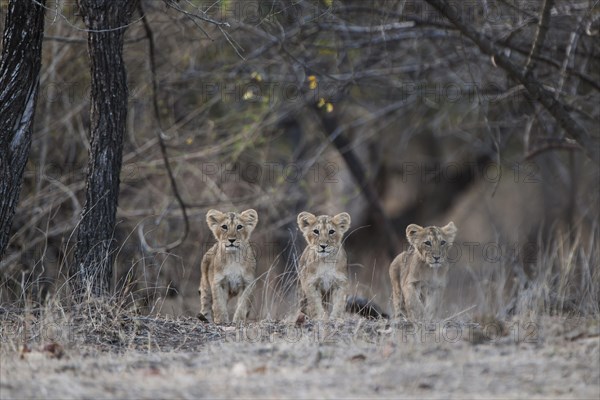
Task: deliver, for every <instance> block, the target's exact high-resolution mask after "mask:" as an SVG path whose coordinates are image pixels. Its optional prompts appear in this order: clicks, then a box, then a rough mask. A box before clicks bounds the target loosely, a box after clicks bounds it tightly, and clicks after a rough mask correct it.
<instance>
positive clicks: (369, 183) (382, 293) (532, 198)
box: [0, 0, 600, 318]
mask: <svg viewBox="0 0 600 400" xmlns="http://www.w3.org/2000/svg"><path fill="white" fill-rule="evenodd" d="M541 3H542V2H538V1H494V2H489V1H482V2H454V3H452V4H453V8H452V12H453V13H455V15H457V16H459V17H460V18H462V20H464V21H466V22H467V23H468V25H469V26H470V27H472V28H473V29H475V30H476V31H478V32H479V33H480V34H481V35H482V37H483V38H484V39H485V40H488V41H492V42H494V43H495V44H496V45H497V46H499V48H500V49H501V54H503V55H504V56H505V57H507V58H509V59H510V60H511V61H512V62H513V63H514V64H516V65H518V66H521V67H522V66H525V65H528V66H529V67H528V68H530V69H531V75H530V78H531V79H534V80H535V81H537V82H539V83H540V84H542V85H543V86H544V87H546V88H547V89H548V90H550V92H551V93H552V94H553V95H554V96H555V99H556V100H558V101H560V102H561V103H562V104H563V105H565V107H566V108H567V110H568V111H569V113H570V115H571V117H572V118H574V119H575V120H576V121H577V122H578V123H579V124H580V125H581V126H582V127H583V128H584V129H585V130H586V131H587V132H588V133H589V134H590V135H591V136H592V137H595V139H596V140H597V139H598V136H600V132H599V117H600V76H599V65H600V46H599V43H600V41H599V40H598V37H599V27H600V24H599V22H600V10H599V9H598V6H597V5H595V3H594V2H593V1H576V0H572V1H555V2H554V6H553V8H552V10H551V13H550V18H549V20H548V25H547V32H546V34H545V38H544V41H543V43H541V44H540V46H539V49H537V51H536V52H535V53H534V54H532V53H533V52H532V51H531V48H532V45H533V42H534V39H535V37H536V35H537V33H536V32H537V31H538V22H539V16H540V12H541V9H540V8H541ZM0 5H2V10H3V11H2V14H3V15H2V21H1V22H0V24H3V21H4V14H5V10H6V2H5V1H2V2H0ZM142 15H144V16H145V20H146V22H147V24H148V26H149V27H150V29H151V30H152V32H153V37H154V46H155V57H154V61H152V59H151V58H150V52H149V41H148V40H147V31H146V29H145V28H144V24H143V19H142ZM45 31H46V32H45V39H44V49H43V64H42V78H41V87H40V96H39V98H38V105H37V110H36V118H35V130H34V141H33V145H32V150H31V154H30V160H29V163H28V165H27V169H26V173H25V181H24V185H23V190H22V193H21V197H20V202H19V207H18V210H17V214H16V216H15V220H14V223H13V228H12V230H13V233H12V238H11V241H10V243H9V247H8V249H7V252H6V254H5V257H4V258H3V259H2V260H1V261H0V300H1V302H2V304H4V305H9V304H15V305H16V304H20V303H22V302H23V301H24V299H25V298H26V297H29V298H30V299H32V300H33V301H35V302H37V303H40V304H44V303H45V302H46V301H48V299H49V298H52V297H53V296H59V297H60V296H64V297H68V295H69V294H68V285H66V284H65V282H66V279H67V272H68V270H69V262H70V260H71V259H72V257H73V254H72V251H73V246H74V241H75V238H76V235H74V234H73V232H74V231H75V228H76V226H77V223H78V220H79V218H80V212H81V208H82V204H83V199H84V190H85V184H84V182H85V172H86V171H85V169H86V165H87V156H88V148H89V140H88V136H89V85H90V73H89V63H88V56H87V43H86V32H85V30H84V29H83V22H82V21H81V18H80V16H79V14H78V7H77V4H76V2H75V1H48V3H47V12H46V26H45ZM124 58H125V60H126V65H127V70H128V76H129V91H130V97H129V110H128V126H127V137H126V138H125V140H124V154H123V169H122V174H121V193H120V198H119V210H118V226H117V230H116V231H115V237H116V238H117V240H118V242H119V249H118V255H117V261H116V263H115V265H114V279H113V286H114V287H113V289H114V292H115V294H117V295H122V296H123V297H124V298H127V299H129V300H130V305H131V306H132V307H136V308H137V309H139V310H140V312H143V313H161V314H172V315H195V314H196V313H197V312H198V311H199V298H198V294H197V289H198V284H199V281H200V268H199V266H200V260H201V258H202V256H203V254H204V252H205V251H206V250H207V249H208V248H209V247H210V246H211V245H212V243H213V242H214V241H213V238H212V235H211V234H210V232H209V230H208V228H207V226H206V222H205V215H206V211H207V210H208V209H211V208H216V209H219V210H221V211H243V210H245V209H247V208H254V209H256V210H257V211H258V214H259V223H258V226H257V228H256V230H255V232H254V234H253V236H252V241H253V243H254V245H255V247H256V249H257V252H258V255H259V258H258V276H257V279H258V288H257V290H256V293H255V299H254V303H253V312H252V315H251V316H252V317H253V318H267V317H268V318H282V317H285V316H286V315H288V314H289V313H290V312H291V311H292V309H293V305H294V304H295V302H296V300H297V298H296V296H295V293H296V286H295V285H296V280H297V279H296V267H297V265H296V259H297V257H298V256H299V254H300V253H301V252H302V249H303V248H304V240H303V238H302V237H301V235H300V234H299V231H298V229H297V226H296V216H297V214H298V213H299V212H301V211H305V210H306V211H310V212H312V213H315V214H335V213H339V212H342V211H346V212H348V213H350V215H351V216H352V227H351V229H350V231H349V232H348V234H347V238H346V241H345V248H346V251H347V253H348V259H349V263H350V264H349V271H350V276H351V280H352V291H353V293H357V294H359V295H361V296H365V297H367V298H369V299H371V300H372V301H374V302H376V303H377V304H379V305H381V306H382V307H383V308H384V309H386V310H388V311H389V310H390V309H391V305H390V302H389V299H390V293H391V286H390V283H389V276H388V266H389V263H390V262H391V260H392V259H393V257H394V256H395V255H396V254H398V253H399V252H401V251H403V250H405V249H406V248H407V244H406V240H405V236H404V231H405V228H406V226H407V225H408V224H410V223H417V224H419V225H422V226H426V225H440V226H441V225H445V224H446V223H448V222H449V221H454V223H455V224H456V225H457V227H458V236H457V239H456V245H455V246H454V248H453V250H452V255H451V259H452V260H453V261H454V265H453V267H452V274H451V285H450V288H449V290H448V291H447V293H446V295H447V304H448V307H447V310H446V313H447V314H453V313H456V312H459V311H461V310H463V309H466V308H468V307H471V306H472V305H477V308H476V309H474V310H473V312H478V313H492V314H494V315H498V316H507V315H510V314H513V313H519V312H538V311H544V312H551V313H554V312H567V313H598V312H600V304H599V299H600V293H599V290H600V289H599V287H600V255H599V249H598V244H597V243H598V238H599V237H600V235H599V234H600V226H599V224H598V218H599V201H600V199H599V196H600V194H599V190H598V188H599V183H600V173H599V168H598V164H597V163H595V162H594V161H592V160H591V159H590V158H588V156H587V155H586V151H585V149H583V148H582V147H581V145H580V144H579V143H578V142H576V141H574V140H572V138H569V136H568V135H567V134H566V132H565V131H564V130H563V129H562V128H561V127H560V126H559V125H558V124H557V122H556V120H555V119H554V117H553V116H552V115H551V114H550V113H549V112H548V111H547V110H546V109H545V108H544V107H542V106H541V105H540V104H539V103H538V102H536V101H535V100H534V99H532V98H531V97H530V96H529V94H528V91H527V90H526V89H525V88H524V87H523V85H521V84H520V83H519V82H518V81H516V80H514V79H513V78H511V76H510V75H508V74H507V73H506V71H505V70H504V69H502V68H501V67H499V66H498V65H497V63H496V61H495V60H494V58H493V57H490V56H488V55H485V54H484V53H482V51H481V50H480V49H479V47H478V46H477V45H475V44H474V43H473V42H472V41H471V40H470V39H469V38H468V37H466V36H464V35H463V34H461V32H460V31H459V30H457V29H456V27H455V26H454V25H453V24H452V22H451V21H450V20H449V19H448V18H446V17H445V16H443V15H442V14H440V13H438V12H437V11H434V10H433V9H432V8H430V7H429V6H427V5H426V3H425V2H424V1H400V0H398V1H393V0H386V1H378V0H370V1H362V0H354V1H353V0H347V1H346V0H344V1H341V0H328V1H327V0H322V1H316V0H306V1H304V0H300V1H292V0H264V1H263V0H240V1H235V0H222V1H218V0H209V1H187V0H181V1H158V0H156V1H149V0H142V1H141V8H140V9H138V11H137V12H136V14H134V16H133V18H132V24H131V25H130V26H129V27H128V29H127V33H126V41H125V47H124ZM529 58H530V60H528V59H529ZM152 64H154V66H155V68H156V75H155V78H156V82H157V91H156V93H155V94H156V96H157V97H156V98H157V101H158V106H159V114H160V115H159V120H157V118H156V115H155V114H154V110H153V104H152V102H153V96H154V92H153V85H152V81H153V75H152ZM157 135H162V138H163V139H164V141H165V143H166V145H167V152H168V155H169V160H170V164H171V168H172V170H173V175H174V178H175V182H176V185H177V187H178V190H179V192H180V194H181V198H182V199H183V202H184V204H185V211H186V213H185V215H186V217H184V213H183V212H182V209H181V207H180V205H179V204H178V203H177V201H176V200H175V197H174V196H173V192H172V190H171V182H170V180H169V176H168V174H167V172H166V170H165V166H164V161H163V159H162V157H161V153H160V148H159V145H158V139H157V137H158V136H157ZM596 143H597V142H596ZM185 218H187V220H188V222H189V232H188V233H187V235H185V229H184V225H185V221H184V219H185ZM181 237H184V238H185V239H184V241H183V243H182V244H181V245H180V246H178V247H176V248H175V249H173V250H171V251H168V252H165V251H160V250H159V251H156V250H158V249H160V248H161V247H164V246H165V245H166V244H167V243H170V242H173V241H175V240H177V239H178V238H181ZM129 300H128V301H129Z"/></svg>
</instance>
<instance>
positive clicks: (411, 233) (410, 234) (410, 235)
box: [406, 224, 423, 247]
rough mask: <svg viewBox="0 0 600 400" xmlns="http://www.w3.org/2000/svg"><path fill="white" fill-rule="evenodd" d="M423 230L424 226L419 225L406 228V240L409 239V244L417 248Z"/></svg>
mask: <svg viewBox="0 0 600 400" xmlns="http://www.w3.org/2000/svg"><path fill="white" fill-rule="evenodd" d="M422 230H423V227H422V226H419V225H417V224H410V225H409V226H407V227H406V239H408V243H410V244H411V245H412V246H415V247H416V246H417V243H416V240H417V236H418V235H419V232H421V231H422Z"/></svg>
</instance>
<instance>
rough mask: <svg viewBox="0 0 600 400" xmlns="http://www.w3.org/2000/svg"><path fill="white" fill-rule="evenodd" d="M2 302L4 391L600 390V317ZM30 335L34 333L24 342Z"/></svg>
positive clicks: (490, 394) (447, 393)
mask: <svg viewBox="0 0 600 400" xmlns="http://www.w3.org/2000/svg"><path fill="white" fill-rule="evenodd" d="M73 315H74V314H72V315H70V316H69V315H67V314H62V315H60V313H56V314H54V315H53V316H52V317H48V315H45V316H37V317H36V316H33V315H29V316H28V317H27V318H24V317H23V314H15V313H12V312H8V311H6V310H4V311H3V310H2V309H1V308H0V321H1V325H0V326H1V328H0V398H1V399H12V398H19V399H23V398H46V399H52V398H64V399H67V398H94V399H101V398H123V399H125V398H127V399H131V398H232V397H242V398H310V399H314V398H374V397H381V398H457V399H467V398H477V399H482V398H494V399H499V398H502V399H506V398H515V399H516V398H519V399H520V398H529V399H531V398H545V399H546V398H573V399H575V398H576V399H586V398H589V399H598V398H600V336H599V335H600V320H598V319H573V318H570V319H568V318H560V317H540V318H537V320H536V321H522V320H519V321H516V320H515V321H513V322H506V321H504V322H501V321H495V320H492V321H488V322H487V323H485V322H479V323H475V322H465V321H462V322H456V321H454V322H446V323H444V324H442V323H438V324H428V325H426V326H424V325H413V324H407V323H403V324H399V323H393V324H390V323H389V322H387V321H385V320H379V321H370V320H365V319H362V318H360V317H356V316H349V317H348V319H347V320H344V321H338V322H337V323H313V322H310V321H305V322H303V323H302V324H301V325H298V324H297V323H294V322H290V323H286V322H269V321H262V322H256V323H249V324H247V325H244V326H234V325H229V326H223V325H222V326H217V325H214V324H208V323H202V322H200V321H199V320H196V319H193V318H176V319H174V318H168V317H143V316H136V315H128V314H127V313H117V312H115V311H112V310H109V309H106V308H105V309H104V310H98V312H97V313H88V314H86V315H93V317H92V318H90V317H84V316H83V315H84V314H83V313H80V314H79V316H73ZM24 342H26V343H27V344H26V346H23V344H24Z"/></svg>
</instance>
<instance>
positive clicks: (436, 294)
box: [390, 222, 456, 320]
mask: <svg viewBox="0 0 600 400" xmlns="http://www.w3.org/2000/svg"><path fill="white" fill-rule="evenodd" d="M455 235H456V226H455V225H454V223H453V222H450V223H449V224H448V225H446V226H444V227H442V228H439V227H437V226H428V227H426V228H423V227H421V226H419V225H415V224H411V225H409V226H408V227H407V228H406V238H407V239H408V243H409V244H410V248H409V249H408V250H407V251H405V252H403V253H402V254H400V255H398V256H397V257H396V258H395V259H394V261H392V263H391V264H390V279H391V281H392V301H393V304H394V317H396V318H398V317H400V316H401V315H402V310H403V309H405V310H406V312H407V316H408V317H409V318H410V319H413V320H418V319H422V318H424V317H426V316H430V315H431V314H433V313H434V312H435V311H436V307H437V306H438V303H439V298H440V295H441V293H442V291H443V289H444V288H445V287H446V283H447V277H446V274H447V272H448V269H449V266H448V260H447V258H446V251H447V249H448V247H449V246H450V245H451V244H452V243H453V242H454V237H455Z"/></svg>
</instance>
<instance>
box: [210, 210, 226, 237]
mask: <svg viewBox="0 0 600 400" xmlns="http://www.w3.org/2000/svg"><path fill="white" fill-rule="evenodd" d="M224 216H225V214H223V213H222V212H221V211H217V210H208V212H207V213H206V223H207V224H208V227H209V228H210V230H211V231H212V232H213V233H215V229H216V228H218V226H219V225H220V224H221V221H223V217H224Z"/></svg>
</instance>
